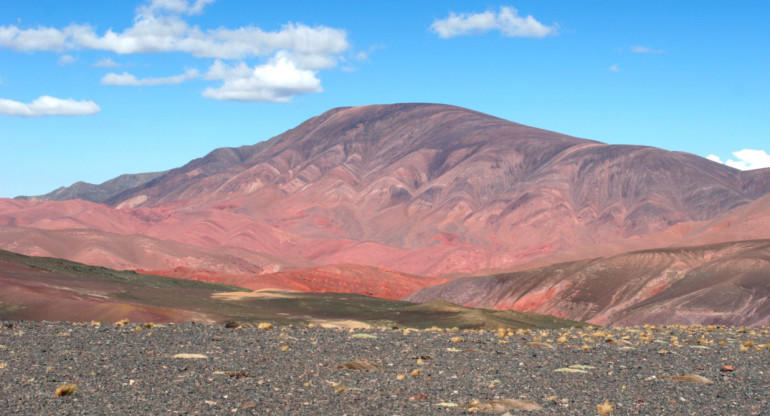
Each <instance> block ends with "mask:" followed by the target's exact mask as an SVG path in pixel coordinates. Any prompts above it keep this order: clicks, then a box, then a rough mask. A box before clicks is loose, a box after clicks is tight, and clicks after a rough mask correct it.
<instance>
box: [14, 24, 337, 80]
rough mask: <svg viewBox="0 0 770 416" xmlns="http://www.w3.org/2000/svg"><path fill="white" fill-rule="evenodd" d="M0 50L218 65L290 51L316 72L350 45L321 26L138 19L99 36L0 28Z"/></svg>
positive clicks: (77, 29)
mask: <svg viewBox="0 0 770 416" xmlns="http://www.w3.org/2000/svg"><path fill="white" fill-rule="evenodd" d="M0 47H6V48H10V49H14V50H19V51H63V50H69V49H76V48H83V49H94V50H103V51H109V52H114V53H118V54H133V53H162V52H181V53H187V54H190V55H193V56H195V57H199V58H218V59H244V58H250V57H260V56H269V55H271V54H273V53H275V52H276V51H279V50H290V51H292V52H293V53H295V54H296V55H297V56H298V57H299V58H302V59H304V60H306V61H307V62H309V63H310V65H314V66H313V67H312V69H320V68H325V67H330V66H333V64H334V63H335V59H336V58H335V55H338V54H340V53H342V52H344V51H345V50H347V49H348V47H349V43H348V41H347V33H346V32H345V31H344V30H340V29H334V28H329V27H325V26H315V27H310V26H306V25H303V24H293V23H289V24H286V25H284V26H282V27H281V29H280V30H278V31H273V32H266V31H263V30H262V29H260V28H258V27H254V26H246V27H240V28H237V29H226V28H218V29H213V30H206V31H203V30H201V29H200V28H198V27H197V26H189V25H188V24H187V22H185V21H183V20H182V19H180V18H179V17H178V16H138V17H137V19H136V20H135V22H134V25H133V26H131V27H130V28H128V29H126V30H124V31H123V32H113V31H112V29H110V30H107V31H106V32H105V33H104V34H103V35H99V34H97V33H96V32H95V31H94V29H93V28H92V27H91V26H88V25H77V24H72V25H69V26H67V27H65V28H64V29H55V28H50V27H38V28H37V29H19V28H18V27H16V26H0ZM320 58H322V59H320ZM313 62H321V63H320V64H313Z"/></svg>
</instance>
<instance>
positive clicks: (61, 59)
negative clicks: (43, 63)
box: [59, 55, 78, 66]
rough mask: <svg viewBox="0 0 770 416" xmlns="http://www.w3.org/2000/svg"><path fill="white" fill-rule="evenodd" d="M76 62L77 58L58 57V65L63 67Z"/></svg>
mask: <svg viewBox="0 0 770 416" xmlns="http://www.w3.org/2000/svg"><path fill="white" fill-rule="evenodd" d="M77 61H78V58H75V57H74V56H72V55H62V56H60V57H59V65H60V66H65V65H72V64H74V63H75V62H77Z"/></svg>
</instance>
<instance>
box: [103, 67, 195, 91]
mask: <svg viewBox="0 0 770 416" xmlns="http://www.w3.org/2000/svg"><path fill="white" fill-rule="evenodd" d="M198 75H199V73H198V70H197V69H188V70H187V71H185V72H184V74H179V75H174V76H172V77H162V78H142V79H139V78H137V77H136V76H134V75H132V74H129V73H128V72H123V73H122V74H116V73H113V72H110V73H109V74H107V75H105V76H104V77H102V84H103V85H130V86H135V87H136V86H151V85H169V84H181V83H182V82H185V81H187V80H191V79H195V78H198Z"/></svg>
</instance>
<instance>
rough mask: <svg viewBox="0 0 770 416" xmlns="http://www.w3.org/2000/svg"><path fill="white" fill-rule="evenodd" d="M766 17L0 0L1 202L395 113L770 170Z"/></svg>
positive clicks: (646, 5)
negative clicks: (405, 107)
mask: <svg viewBox="0 0 770 416" xmlns="http://www.w3.org/2000/svg"><path fill="white" fill-rule="evenodd" d="M768 22H770V2H769V1H767V0H761V1H741V2H730V1H676V2H671V1H644V2H621V1H513V2H501V3H498V2H488V3H487V2H478V1H429V0H424V1H419V2H415V1H387V2H371V1H338V2H331V1H330V2H318V1H292V2H288V3H287V2H283V1H259V2H257V1H251V0H154V1H150V0H147V1H135V2H131V1H123V0H120V1H119V0H112V1H107V0H105V1H85V0H82V1H80V0H73V1H61V0H2V2H0V146H2V147H1V148H2V152H0V177H1V178H2V180H0V197H13V196H16V195H35V194H41V193H46V192H49V191H51V190H53V189H55V188H57V187H59V186H63V185H64V186H66V185H70V184H72V183H74V182H76V181H78V180H84V181H87V182H91V183H100V182H103V181H105V180H108V179H110V178H113V177H115V176H117V175H119V174H122V173H139V172H149V171H158V170H165V169H169V168H173V167H177V166H181V165H183V164H184V163H186V162H188V161H190V160H191V159H193V158H196V157H200V156H203V155H204V154H206V153H208V152H209V151H211V150H213V149H215V148H217V147H223V146H239V145H244V144H253V143H256V142H259V141H262V140H266V139H269V138H270V137H272V136H275V135H277V134H280V133H282V132H284V131H285V130H288V129H290V128H292V127H295V126H296V125H297V124H299V123H301V122H302V121H304V120H306V119H308V118H310V117H313V116H316V115H318V114H320V113H322V112H324V111H326V110H329V109H331V108H334V107H339V106H353V105H365V104H385V103H396V102H437V103H446V104H452V105H458V106H462V107H467V108H471V109H474V110H478V111H482V112H485V113H488V114H492V115H495V116H498V117H502V118H505V119H508V120H511V121H515V122H518V123H522V124H527V125H531V126H535V127H540V128H545V129H548V130H553V131H558V132H561V133H565V134H570V135H573V136H578V137H585V138H589V139H593V140H599V141H603V142H607V143H617V144H641V145H649V146H657V147H662V148H665V149H668V150H676V151H685V152H690V153H694V154H697V155H700V156H703V157H706V156H711V158H712V159H719V160H721V161H723V162H727V163H728V164H731V165H733V166H737V167H741V168H752V167H762V166H770V157H769V156H767V153H765V152H770V25H768ZM736 152H737V153H736Z"/></svg>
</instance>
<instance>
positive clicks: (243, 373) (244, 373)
mask: <svg viewBox="0 0 770 416" xmlns="http://www.w3.org/2000/svg"><path fill="white" fill-rule="evenodd" d="M226 374H227V375H228V376H230V377H232V378H235V379H241V378H249V377H254V375H253V374H251V373H249V372H247V371H243V370H239V371H228V372H227V373H226Z"/></svg>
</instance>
